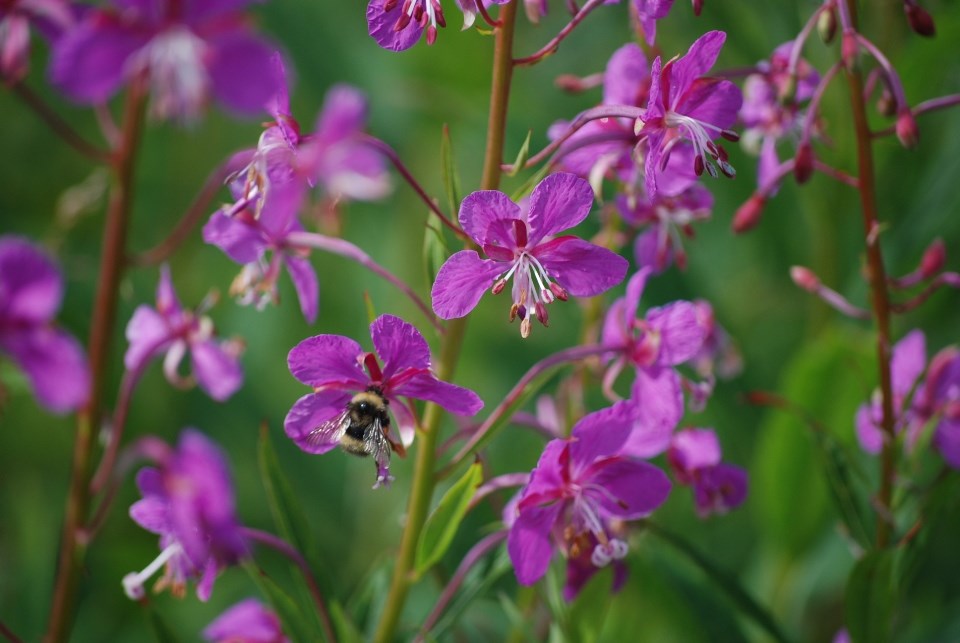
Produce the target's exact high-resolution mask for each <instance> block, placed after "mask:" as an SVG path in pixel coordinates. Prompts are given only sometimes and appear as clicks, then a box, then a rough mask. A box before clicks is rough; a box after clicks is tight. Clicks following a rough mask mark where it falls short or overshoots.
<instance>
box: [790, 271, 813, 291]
mask: <svg viewBox="0 0 960 643" xmlns="http://www.w3.org/2000/svg"><path fill="white" fill-rule="evenodd" d="M790 278H791V279H793V283H795V284H797V286H799V287H800V288H803V289H804V290H806V291H807V292H817V290H818V289H819V288H820V278H819V277H817V276H816V275H815V274H813V271H812V270H810V269H809V268H804V267H803V266H793V267H792V268H790Z"/></svg>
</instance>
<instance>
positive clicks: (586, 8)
mask: <svg viewBox="0 0 960 643" xmlns="http://www.w3.org/2000/svg"><path fill="white" fill-rule="evenodd" d="M605 1H606V0H587V3H586V4H585V5H583V7H582V8H581V9H580V11H578V12H577V14H576V15H575V16H574V17H573V18H571V19H570V22H569V23H567V25H566V26H565V27H564V28H563V29H561V30H560V33H558V34H557V35H556V36H554V37H553V39H551V40H550V42H548V43H547V44H546V45H544V46H543V47H542V48H541V49H540V50H539V51H537V52H536V53H535V54H531V55H529V56H526V57H524V58H514V59H513V65H514V67H521V66H523V65H535V64H537V63H538V62H540V61H541V60H543V59H544V58H546V57H547V56H549V55H551V54H553V53H555V52H556V51H557V48H558V47H560V43H561V42H563V40H564V39H565V38H566V37H567V36H569V35H570V32H572V31H573V30H574V29H575V28H576V26H577V25H578V24H580V22H581V21H582V20H583V19H584V18H586V17H587V15H589V14H590V12H591V11H593V10H594V9H596V8H597V7H599V6H600V5H601V4H603V3H604V2H605Z"/></svg>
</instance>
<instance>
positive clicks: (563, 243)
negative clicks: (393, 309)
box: [431, 173, 628, 337]
mask: <svg viewBox="0 0 960 643" xmlns="http://www.w3.org/2000/svg"><path fill="white" fill-rule="evenodd" d="M592 205H593V192H592V190H591V189H590V185H589V184H588V183H587V182H586V181H584V180H583V179H581V178H578V177H576V176H574V175H572V174H565V173H559V174H552V175H550V176H548V177H547V178H545V179H544V180H543V181H541V182H540V183H539V184H538V185H537V186H536V187H535V188H534V190H533V194H532V195H531V196H530V204H529V208H528V209H527V210H526V211H524V209H522V208H521V207H520V206H519V205H517V204H516V203H514V202H513V201H511V200H510V197H508V196H507V195H506V194H504V193H503V192H499V191H497V190H483V191H479V192H474V193H473V194H470V195H469V196H467V197H466V198H465V199H464V200H463V202H462V203H461V204H460V225H461V227H462V228H463V230H464V232H466V233H467V235H469V236H470V238H471V239H473V240H474V241H475V242H476V243H477V244H478V245H479V246H480V247H481V248H483V252H484V253H485V254H486V256H487V257H489V258H488V259H481V258H480V255H479V254H478V253H477V252H476V251H474V250H462V251H460V252H458V253H456V254H454V255H453V256H451V257H450V258H449V259H447V261H446V262H445V263H444V264H443V266H441V267H440V271H439V272H438V273H437V279H436V281H435V282H434V284H433V290H432V292H431V295H432V298H433V310H434V312H436V313H437V315H438V316H439V317H441V318H443V319H451V318H454V317H463V316H464V315H466V314H468V313H469V312H470V311H471V310H473V308H474V307H475V306H476V305H477V302H479V301H480V298H481V297H482V296H483V293H484V292H485V291H486V290H487V289H488V288H490V289H491V290H492V291H493V293H494V294H498V293H500V292H502V291H503V289H504V288H505V287H506V283H507V281H508V280H509V279H510V278H511V277H512V278H513V292H512V301H513V304H512V306H511V309H510V319H511V321H512V320H513V319H515V318H516V317H520V319H521V324H520V333H521V335H523V336H524V337H526V336H527V335H529V333H530V326H531V322H530V318H531V317H532V316H533V315H536V317H537V319H538V320H540V323H542V324H543V325H544V326H546V325H547V320H548V315H547V304H549V303H550V302H552V301H553V300H554V299H560V300H566V299H567V298H568V295H574V296H576V297H591V296H593V295H598V294H600V293H602V292H604V291H605V290H607V289H609V288H611V287H613V286H615V285H616V284H618V283H620V282H621V281H622V280H623V277H624V275H625V274H626V272H627V267H628V264H627V261H626V260H625V259H624V258H623V257H620V256H619V255H617V254H615V253H613V252H611V251H610V250H607V249H606V248H601V247H599V246H596V245H594V244H592V243H589V242H587V241H584V240H583V239H580V238H578V237H574V236H560V237H556V236H554V235H556V234H558V233H561V232H563V231H565V230H567V229H568V228H571V227H573V226H575V225H577V224H578V223H580V222H581V221H583V220H584V219H585V218H586V216H587V215H588V214H589V213H590V208H591V206H592Z"/></svg>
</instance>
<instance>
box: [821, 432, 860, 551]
mask: <svg viewBox="0 0 960 643" xmlns="http://www.w3.org/2000/svg"><path fill="white" fill-rule="evenodd" d="M813 436H814V443H815V444H816V446H817V452H818V455H819V460H820V466H821V468H822V469H823V472H824V476H825V477H826V480H827V488H828V489H829V490H830V497H831V499H832V500H833V504H834V505H835V507H836V509H837V512H838V513H839V514H840V518H841V519H842V520H843V524H844V525H845V526H846V528H847V532H848V533H849V534H850V536H851V537H852V538H853V539H854V540H856V541H857V542H858V543H859V544H860V546H861V547H863V548H864V549H869V548H870V547H871V545H872V543H873V531H872V528H871V526H870V522H869V521H868V519H867V516H868V515H869V514H868V513H866V507H865V503H864V498H867V497H868V496H869V491H867V490H865V489H864V488H863V485H862V484H861V482H862V480H861V479H860V477H859V476H858V475H855V474H856V473H857V468H856V462H855V460H854V459H853V457H852V456H851V454H850V452H849V450H848V449H846V448H845V447H844V446H843V445H841V444H840V443H839V442H837V440H836V439H834V438H833V436H831V435H829V434H827V433H824V432H822V431H815V432H814V434H813Z"/></svg>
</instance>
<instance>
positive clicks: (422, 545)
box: [414, 462, 483, 577]
mask: <svg viewBox="0 0 960 643" xmlns="http://www.w3.org/2000/svg"><path fill="white" fill-rule="evenodd" d="M481 482H483V466H482V465H481V464H480V463H479V462H474V463H473V464H472V465H470V467H469V468H468V469H467V470H466V472H464V474H463V476H461V477H460V479H459V480H457V481H456V482H455V483H453V485H452V486H451V487H450V488H449V489H447V492H446V493H445V494H443V497H442V498H440V502H439V504H437V507H436V509H434V510H433V513H431V514H430V516H428V517H427V522H426V523H425V524H424V526H423V531H422V532H420V541H419V542H418V543H417V556H416V561H415V563H414V570H415V573H416V575H417V576H418V577H419V576H421V575H422V574H423V573H424V572H425V571H427V570H428V569H430V567H432V566H433V565H434V564H435V563H436V562H437V561H438V560H440V559H441V558H442V557H443V555H444V554H445V553H446V552H447V549H448V548H449V547H450V543H451V542H453V537H454V536H455V535H456V533H457V528H458V527H460V523H461V522H462V521H463V517H464V516H465V515H466V514H467V508H468V507H469V505H470V501H471V500H472V499H473V496H474V494H475V493H476V491H477V488H478V487H479V486H480V483H481Z"/></svg>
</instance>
